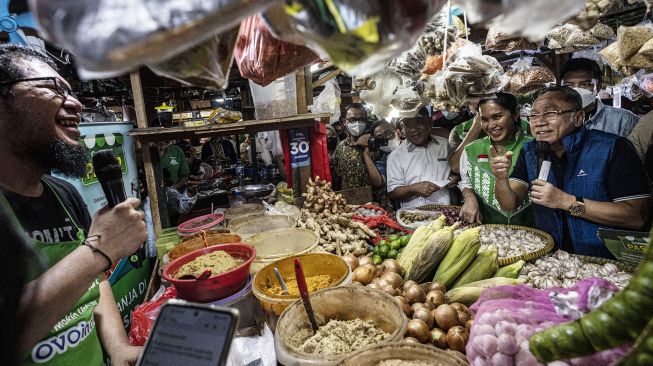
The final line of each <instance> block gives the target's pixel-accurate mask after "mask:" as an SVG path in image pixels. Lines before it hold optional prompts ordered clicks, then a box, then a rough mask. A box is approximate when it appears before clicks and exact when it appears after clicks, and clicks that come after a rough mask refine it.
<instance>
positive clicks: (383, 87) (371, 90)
mask: <svg viewBox="0 0 653 366" xmlns="http://www.w3.org/2000/svg"><path fill="white" fill-rule="evenodd" d="M367 84H368V86H369V87H368V88H367V89H364V90H361V91H360V98H361V99H362V100H363V101H364V102H365V103H366V104H368V105H370V106H372V112H373V113H374V114H375V115H377V116H378V117H379V118H383V119H385V120H389V119H390V114H391V112H392V107H391V106H390V103H392V99H393V98H394V94H395V92H396V91H397V89H398V88H399V87H400V86H401V85H402V84H403V81H402V78H401V76H399V74H398V73H396V72H394V71H393V70H392V69H391V68H387V69H385V70H382V71H379V72H377V73H376V74H374V75H371V76H369V78H368V83H367Z"/></svg>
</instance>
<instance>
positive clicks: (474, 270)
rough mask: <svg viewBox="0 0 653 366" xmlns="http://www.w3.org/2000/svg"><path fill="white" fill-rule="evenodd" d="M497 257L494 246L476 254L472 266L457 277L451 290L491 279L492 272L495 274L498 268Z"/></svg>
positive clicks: (497, 252) (497, 253)
mask: <svg viewBox="0 0 653 366" xmlns="http://www.w3.org/2000/svg"><path fill="white" fill-rule="evenodd" d="M498 257H499V251H498V250H497V248H496V247H494V246H492V247H489V248H487V249H486V250H484V251H483V252H481V253H478V254H477V255H476V258H474V261H473V262H472V264H470V265H469V267H467V269H466V270H465V272H463V274H461V275H460V277H458V279H457V280H456V282H454V284H453V287H452V288H456V287H460V286H464V285H466V284H468V283H471V282H474V281H480V280H484V279H486V278H490V277H492V275H493V274H494V272H496V271H497V269H498V268H499V265H498V264H497V258H498Z"/></svg>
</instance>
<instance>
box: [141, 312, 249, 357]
mask: <svg viewBox="0 0 653 366" xmlns="http://www.w3.org/2000/svg"><path fill="white" fill-rule="evenodd" d="M238 318H239V313H238V310H236V309H231V308H225V307H219V306H213V305H205V304H197V303H191V302H187V301H183V300H176V299H172V300H168V301H167V302H166V303H165V304H163V306H162V307H161V310H160V311H159V316H158V317H157V318H156V321H155V322H154V326H153V328H152V332H151V333H150V337H149V338H148V340H147V342H146V343H145V347H144V350H143V353H142V354H141V356H140V358H139V359H138V363H137V365H139V366H182V365H194V366H216V365H224V364H225V363H226V362H227V355H228V354H229V347H230V346H231V340H232V339H233V337H234V332H235V330H236V329H237V326H238Z"/></svg>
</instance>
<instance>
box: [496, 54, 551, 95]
mask: <svg viewBox="0 0 653 366" xmlns="http://www.w3.org/2000/svg"><path fill="white" fill-rule="evenodd" d="M506 76H507V77H509V78H510V79H509V80H508V83H507V84H506V86H505V87H504V89H503V90H504V91H506V92H508V93H513V94H526V93H530V92H532V91H535V90H538V89H540V88H542V87H544V86H546V85H547V84H555V82H556V77H555V75H554V74H553V71H551V70H549V69H548V68H547V67H542V66H533V58H532V57H522V58H520V59H519V60H517V61H516V62H515V63H514V64H513V65H512V66H511V69H510V71H508V72H506Z"/></svg>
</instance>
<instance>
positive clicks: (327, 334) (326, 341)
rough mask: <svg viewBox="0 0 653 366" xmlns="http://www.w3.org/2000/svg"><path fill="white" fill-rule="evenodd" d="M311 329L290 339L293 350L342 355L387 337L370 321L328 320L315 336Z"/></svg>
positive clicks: (304, 330)
mask: <svg viewBox="0 0 653 366" xmlns="http://www.w3.org/2000/svg"><path fill="white" fill-rule="evenodd" d="M312 333H313V332H312V330H311V329H302V330H300V331H299V332H297V333H296V334H295V335H294V336H293V337H292V338H291V339H290V346H291V347H292V348H294V349H295V350H299V351H303V352H306V353H314V354H320V355H326V356H331V355H342V354H347V353H351V352H354V351H357V350H359V349H361V348H364V347H367V346H369V345H373V344H377V343H379V342H381V341H382V340H384V339H385V338H386V337H388V336H389V334H388V333H386V332H385V331H384V330H383V329H381V328H378V327H377V326H375V325H374V323H372V322H370V321H367V322H366V321H363V320H361V319H354V320H346V321H342V320H330V321H329V322H328V323H327V324H326V325H324V326H322V327H320V329H318V331H317V332H316V333H315V334H312Z"/></svg>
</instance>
